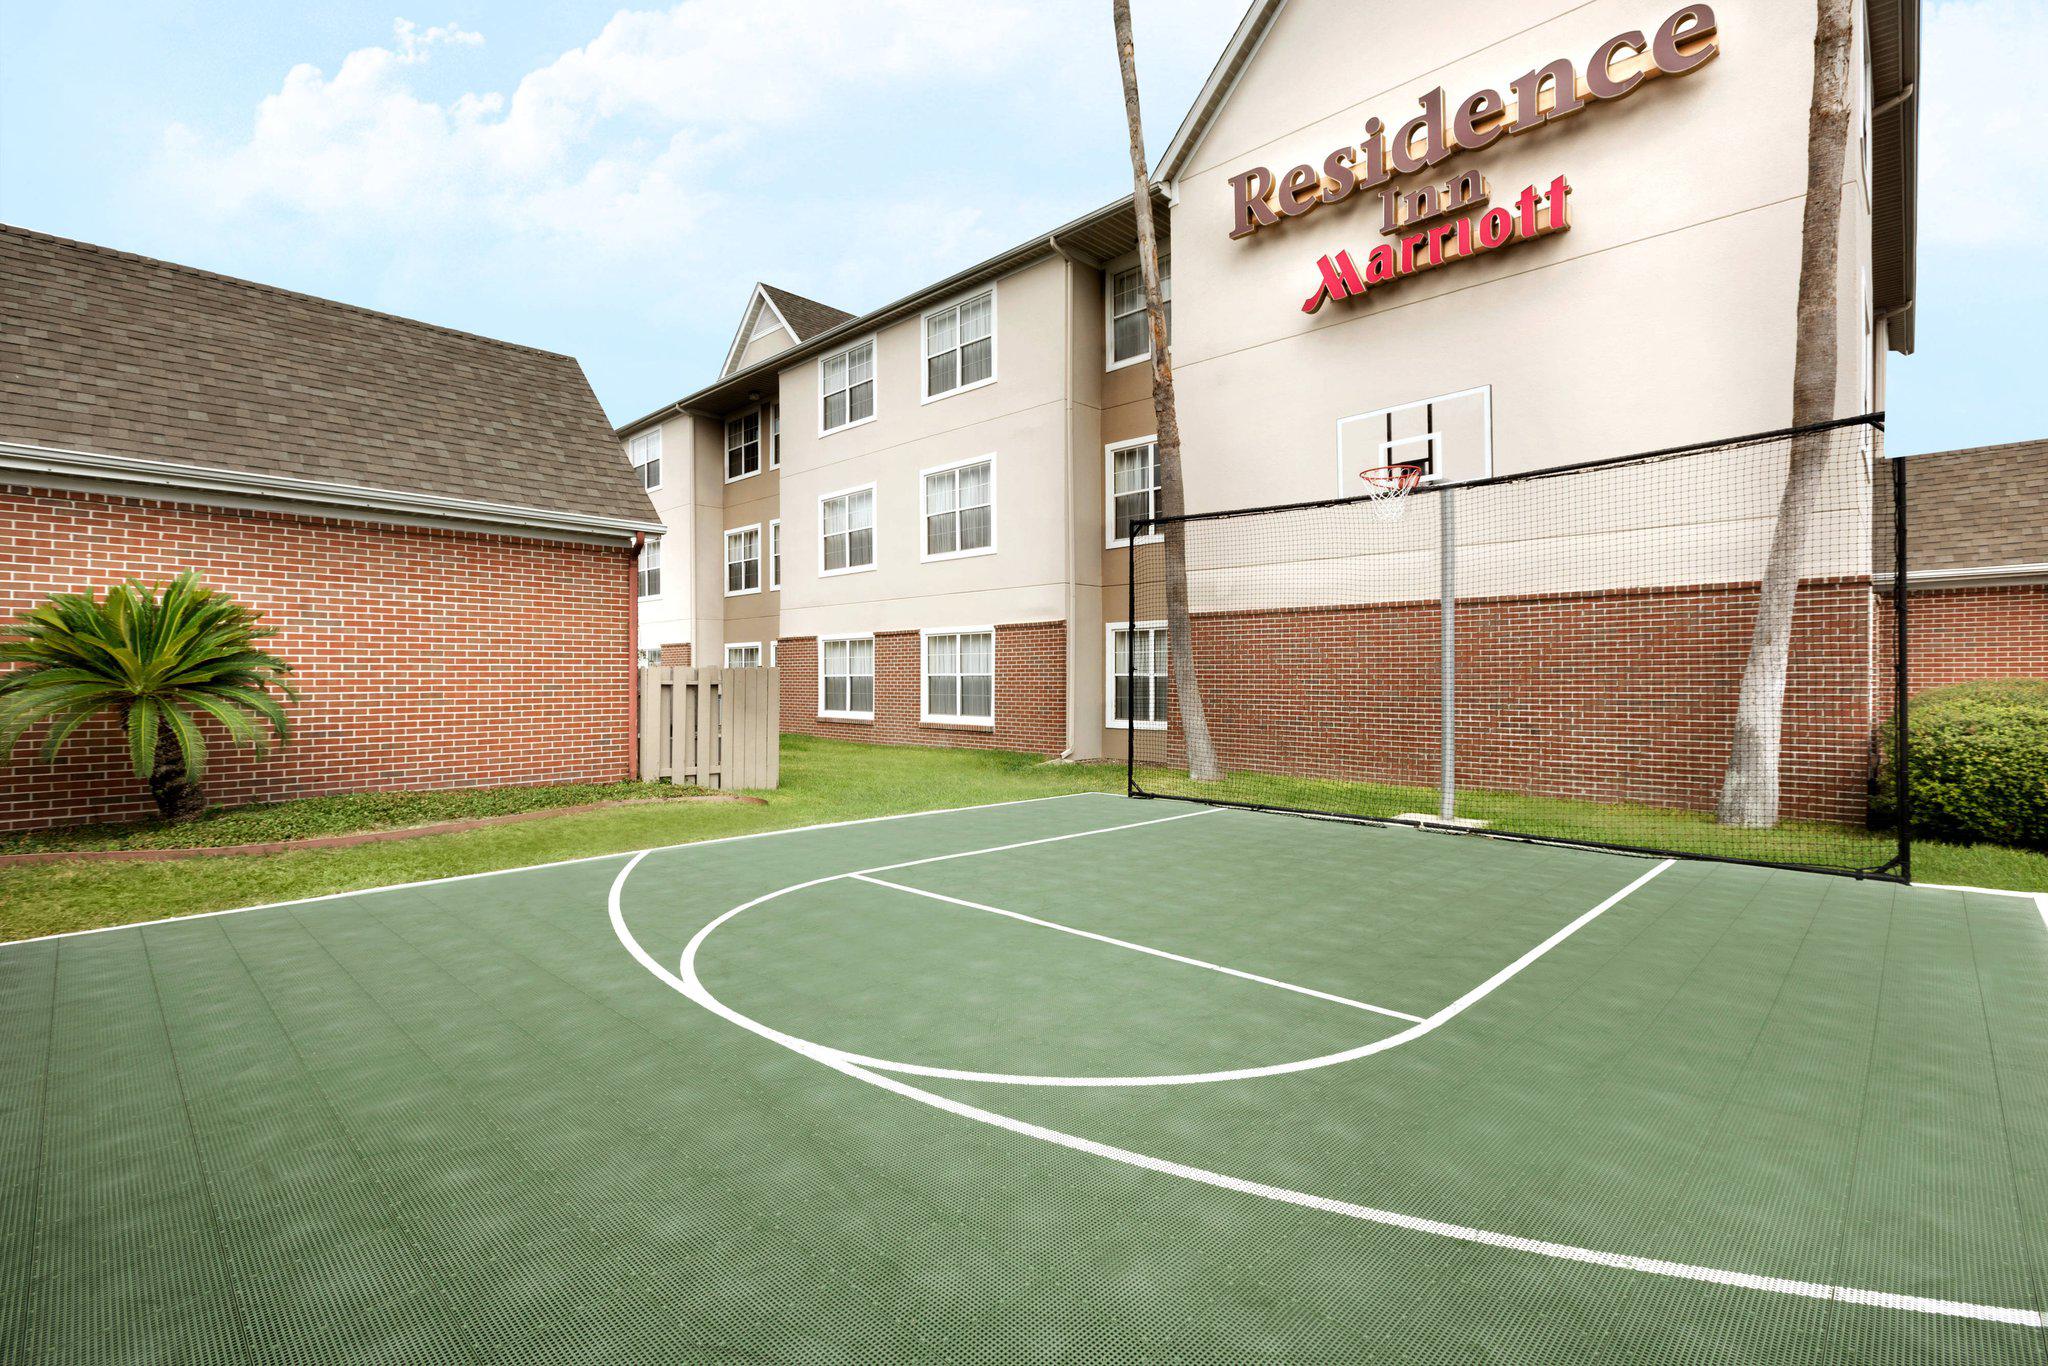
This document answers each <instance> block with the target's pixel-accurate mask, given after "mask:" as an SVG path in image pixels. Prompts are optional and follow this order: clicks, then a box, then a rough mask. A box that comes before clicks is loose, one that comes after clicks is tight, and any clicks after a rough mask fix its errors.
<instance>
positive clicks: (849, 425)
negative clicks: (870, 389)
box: [818, 333, 882, 438]
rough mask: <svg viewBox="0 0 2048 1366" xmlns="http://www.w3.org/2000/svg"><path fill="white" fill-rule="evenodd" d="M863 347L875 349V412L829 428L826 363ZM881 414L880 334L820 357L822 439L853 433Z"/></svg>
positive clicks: (820, 420)
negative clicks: (826, 407) (843, 433)
mask: <svg viewBox="0 0 2048 1366" xmlns="http://www.w3.org/2000/svg"><path fill="white" fill-rule="evenodd" d="M863 346H866V347H871V348H873V356H874V362H873V363H874V375H875V377H874V381H873V383H874V386H875V406H874V411H873V412H870V413H869V414H868V415H867V416H866V417H862V418H856V419H854V420H853V421H851V422H842V423H840V424H839V425H838V426H837V427H827V426H826V425H825V362H827V361H831V360H837V359H839V357H841V356H845V355H850V354H851V353H853V352H855V351H858V350H860V348H861V347H863ZM852 406H853V405H852V404H851V403H850V402H849V403H848V404H847V407H848V408H849V410H850V409H851V408H852ZM881 414H882V344H881V341H880V334H879V333H870V334H869V335H867V336H865V337H863V338H861V339H860V340H859V341H854V342H848V343H847V344H846V345H845V346H842V347H840V348H839V349H838V350H837V351H834V352H832V353H831V354H830V355H826V356H820V357H818V435H819V437H820V438H823V437H827V436H831V435H832V434H833V433H835V432H845V431H851V430H853V429H854V428H855V427H865V426H867V424H868V423H870V422H873V421H874V420H875V419H876V418H877V417H880V416H881Z"/></svg>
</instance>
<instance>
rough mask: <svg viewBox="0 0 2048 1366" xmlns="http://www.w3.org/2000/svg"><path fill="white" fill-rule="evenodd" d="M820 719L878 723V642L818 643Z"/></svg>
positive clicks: (828, 639)
mask: <svg viewBox="0 0 2048 1366" xmlns="http://www.w3.org/2000/svg"><path fill="white" fill-rule="evenodd" d="M818 715H820V716H824V717H830V718H831V719H833V720H837V721H872V720H874V719H875V638H874V637H873V636H822V637H820V638H819V640H818Z"/></svg>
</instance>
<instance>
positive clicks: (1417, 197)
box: [1229, 5, 1721, 313]
mask: <svg viewBox="0 0 2048 1366" xmlns="http://www.w3.org/2000/svg"><path fill="white" fill-rule="evenodd" d="M1716 33H1717V24H1716V21H1715V18H1714V11H1713V7H1712V6H1709V5H1687V6H1685V7H1684V8H1682V9H1680V10H1677V11H1676V12H1674V13H1673V14H1671V15H1670V16H1669V17H1668V18H1666V19H1665V20H1664V22H1663V23H1662V24H1660V25H1658V26H1657V30H1656V33H1655V34H1654V35H1652V36H1649V37H1645V35H1644V34H1643V31H1642V30H1641V29H1630V30H1628V31H1627V32H1624V33H1617V34H1615V35H1614V36H1613V37H1611V38H1609V39H1607V40H1606V41H1605V42H1603V43H1601V44H1600V45H1599V46H1598V47H1596V48H1594V49H1593V53H1592V56H1591V57H1590V58H1589V59H1588V61H1587V63H1586V69H1585V71H1584V72H1583V73H1582V72H1580V71H1579V70H1578V69H1577V68H1576V67H1575V66H1574V65H1573V64H1572V61H1571V59H1570V58H1568V57H1559V58H1557V59H1556V60H1554V61H1551V62H1549V63H1547V64H1545V65H1542V66H1539V67H1535V68H1533V69H1531V70H1529V71H1526V72H1524V73H1522V74H1521V75H1520V76H1517V77H1515V78H1514V80H1512V81H1510V82H1509V83H1508V93H1507V94H1506V95H1505V96H1503V95H1502V94H1501V92H1500V91H1499V90H1496V89H1491V88H1488V89H1484V90H1478V91H1475V92H1473V93H1472V94H1470V95H1467V96H1466V97H1465V98H1464V99H1462V100H1460V101H1458V102H1457V104H1456V105H1455V106H1453V105H1451V104H1450V103H1449V101H1448V100H1447V99H1446V96H1445V93H1444V88H1443V87H1442V86H1437V87H1436V88H1435V89H1433V90H1430V91H1427V92H1426V93H1424V94H1423V95H1422V96H1420V97H1419V103H1420V104H1421V106H1422V112H1421V113H1419V114H1417V115H1416V116H1415V117H1413V118H1411V119H1409V120H1408V121H1407V122H1406V123H1404V124H1402V125H1401V126H1400V128H1398V129H1397V130H1395V131H1394V133H1393V135H1392V136H1391V137H1389V136H1388V135H1387V131H1386V124H1385V122H1384V121H1383V120H1381V119H1379V118H1377V117H1373V118H1368V119H1367V120H1366V121H1365V137H1364V139H1363V140H1362V141H1360V142H1356V143H1348V144H1346V145H1345V146H1342V147H1338V148H1336V149H1334V150H1332V151H1331V152H1330V153H1329V155H1328V156H1326V157H1324V158H1323V163H1322V168H1321V169H1320V170H1318V169H1317V168H1316V167H1314V166H1312V165H1307V164H1303V165H1300V166H1296V167H1294V168H1293V169H1292V170H1289V171H1287V172H1286V173H1284V174H1283V175H1280V176H1278V177H1275V175H1274V174H1273V172H1272V171H1271V170H1269V169H1268V168H1267V167H1264V166H1254V167H1252V168H1250V169H1249V170H1246V171H1242V172H1240V173H1239V174H1237V175H1234V176H1231V177H1230V178H1229V184H1230V187H1231V191H1232V201H1233V203H1232V219H1231V227H1230V236H1231V237H1232V238H1233V239H1236V238H1243V237H1249V236H1251V235H1252V234H1254V233H1256V232H1259V231H1261V230H1263V229H1266V228H1272V227H1278V226H1279V225H1280V224H1281V223H1283V222H1285V221H1287V220H1288V219H1293V218H1299V217H1301V216H1303V215H1304V214H1307V213H1309V212H1310V211H1311V210H1313V209H1316V208H1319V207H1322V206H1325V205H1331V204H1339V203H1342V202H1343V201H1344V200H1346V199H1349V198H1350V197H1351V196H1352V195H1354V194H1356V193H1359V192H1360V191H1366V190H1375V189H1379V190H1380V195H1379V198H1380V231H1381V232H1382V233H1383V234H1385V235H1386V236H1388V237H1391V238H1393V239H1394V240H1393V241H1392V242H1387V243H1381V244H1379V245H1377V246H1374V247H1373V248H1372V249H1371V250H1370V251H1368V252H1367V253H1366V254H1365V260H1364V261H1363V263H1360V262H1359V261H1357V260H1356V259H1354V258H1353V256H1352V254H1351V253H1350V252H1349V251H1339V252H1337V253H1336V254H1335V255H1334V256H1323V257H1321V258H1320V259H1318V260H1317V262H1316V267H1317V270H1318V272H1319V274H1320V279H1319V280H1318V282H1317V284H1316V287H1315V291H1314V292H1313V293H1312V294H1310V295H1309V297H1308V298H1307V299H1306V300H1305V301H1304V302H1303V303H1302V306H1301V307H1302V311H1303V312H1305V313H1314V312H1315V311H1317V310H1318V309H1319V308H1321V307H1322V306H1323V304H1324V303H1325V302H1327V301H1331V300H1338V299H1346V298H1353V297H1357V296H1359V295H1362V294H1364V293H1365V292H1366V291H1367V290H1368V289H1370V288H1371V287H1373V286H1375V285H1383V284H1391V283H1394V282H1395V281H1398V280H1401V279H1403V278H1405V277H1407V276H1409V275H1413V274H1417V273H1419V272H1421V271H1424V270H1430V269H1433V268H1435V267H1437V266H1441V265H1448V264H1450V263H1452V262H1456V261H1466V260H1470V259H1472V258H1473V257H1475V256H1478V255H1481V254H1484V253H1486V252H1491V251H1495V250H1498V249H1499V248H1501V247H1506V246H1512V245H1514V244H1515V243H1517V242H1524V241H1528V240H1530V239H1532V238H1536V237H1544V236H1548V235H1550V234H1552V233H1558V232H1565V231H1568V230H1569V229H1570V227H1571V213H1570V203H1569V198H1570V195H1571V185H1570V183H1569V181H1567V179H1566V178H1565V177H1564V176H1563V175H1558V176H1556V177H1554V178H1553V179H1551V181H1550V182H1549V183H1548V184H1547V185H1528V186H1525V187H1524V188H1523V189H1522V190H1521V191H1520V192H1519V193H1518V194H1517V195H1516V196H1515V197H1514V199H1513V200H1511V201H1509V203H1508V204H1507V205H1504V206H1495V207H1488V206H1489V204H1490V203H1491V200H1492V187H1491V186H1489V185H1488V183H1487V180H1486V177H1485V176H1484V175H1483V174H1482V173H1480V172H1479V171H1477V170H1467V171H1464V172H1461V173H1460V174H1458V175H1455V176H1452V177H1450V178H1449V179H1447V180H1445V181H1442V182H1432V183H1430V184H1426V185H1423V186H1420V187H1419V188H1416V189H1412V190H1398V189H1391V188H1389V189H1380V187H1381V186H1384V185H1386V183H1387V182H1388V181H1389V180H1390V179H1392V178H1393V177H1395V176H1406V175H1414V174H1417V173H1419V172H1422V171H1426V170H1430V169H1433V168H1435V167H1437V166H1439V165H1441V164H1443V163H1444V162H1446V161H1448V160H1450V158H1451V157H1452V156H1454V155H1455V154H1457V153H1459V152H1465V151H1478V150H1479V149H1481V148H1483V147H1486V146H1488V145H1490V144H1491V143H1493V142H1494V141H1495V140H1497V139H1498V138H1500V137H1501V136H1502V135H1503V134H1507V135H1510V136H1515V137H1519V136H1521V135H1522V134H1524V133H1529V132H1533V131H1535V130H1536V129H1538V128H1541V127H1543V126H1544V125H1545V124H1548V123H1552V122H1554V121H1556V120H1559V119H1563V118H1567V117H1569V116H1570V115H1573V114H1576V113H1578V112H1580V111H1581V110H1583V109H1586V108H1588V107H1589V106H1591V105H1594V104H1598V103H1601V102H1603V101H1609V100H1618V99H1622V98H1624V97H1625V96H1627V95H1630V94H1632V93H1634V92H1635V91H1636V90H1637V89H1639V88H1640V87H1641V86H1642V84H1643V82H1644V81H1646V80H1649V79H1650V78H1651V77H1654V76H1685V75H1690V74H1691V73H1692V72H1694V71H1697V70H1699V69H1700V68H1701V67H1703V66H1705V65H1706V64H1707V63H1708V62H1710V61H1712V60H1713V59H1714V57H1715V56H1717V55H1718V54H1719V53H1720V50H1721V48H1720V44H1719V42H1718V41H1716ZM1467 211H1475V212H1472V213H1470V214H1468V213H1467ZM1461 215H1463V216H1461Z"/></svg>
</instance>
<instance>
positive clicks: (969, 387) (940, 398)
mask: <svg viewBox="0 0 2048 1366" xmlns="http://www.w3.org/2000/svg"><path fill="white" fill-rule="evenodd" d="M995 382H996V377H995V376H994V375H990V376H989V377H988V378H987V379H978V380H976V381H974V383H972V384H962V385H959V386H957V387H955V388H952V389H947V390H944V391H942V392H940V393H936V394H926V395H925V396H924V397H923V398H920V399H919V400H918V405H919V406H920V407H922V406H923V405H924V404H927V403H941V402H944V401H945V400H946V399H949V398H954V397H957V396H958V395H960V394H971V393H973V392H974V391H975V390H976V389H986V388H988V386H989V385H991V384H994V383H995Z"/></svg>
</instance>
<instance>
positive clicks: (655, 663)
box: [640, 645, 661, 669]
mask: <svg viewBox="0 0 2048 1366" xmlns="http://www.w3.org/2000/svg"><path fill="white" fill-rule="evenodd" d="M640 667H641V668H643V669H658V668H660V667H661V647H660V646H659V645H647V646H643V647H642V648H641V650H640Z"/></svg>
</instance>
